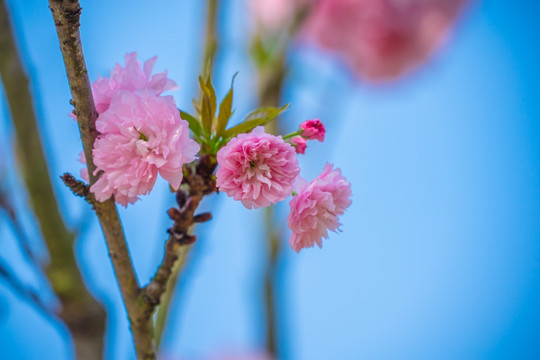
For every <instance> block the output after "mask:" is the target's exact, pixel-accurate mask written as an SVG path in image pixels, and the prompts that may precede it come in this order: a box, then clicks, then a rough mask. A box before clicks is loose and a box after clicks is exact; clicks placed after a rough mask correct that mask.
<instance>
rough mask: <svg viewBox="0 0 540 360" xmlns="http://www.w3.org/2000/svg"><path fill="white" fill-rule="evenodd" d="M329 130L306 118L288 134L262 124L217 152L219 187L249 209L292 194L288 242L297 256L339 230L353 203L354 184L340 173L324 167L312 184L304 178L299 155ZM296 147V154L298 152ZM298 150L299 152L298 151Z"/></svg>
mask: <svg viewBox="0 0 540 360" xmlns="http://www.w3.org/2000/svg"><path fill="white" fill-rule="evenodd" d="M324 135H325V129H324V126H323V124H322V123H321V122H320V121H319V120H318V119H316V120H307V121H305V122H303V123H302V124H301V125H300V128H299V130H298V131H297V132H295V133H293V134H289V135H287V136H285V138H290V139H291V143H292V144H293V145H294V147H293V146H291V145H289V144H288V143H287V142H286V141H285V140H284V139H283V137H281V136H274V135H271V134H267V133H266V132H265V131H264V128H263V127H262V126H259V127H256V128H255V129H254V130H253V131H251V132H250V133H249V134H240V135H238V136H237V137H235V138H234V139H232V140H231V141H229V143H228V144H227V145H225V146H224V147H223V148H221V150H219V151H218V153H217V160H218V164H219V168H218V171H217V173H216V177H217V185H218V186H219V189H220V191H223V192H225V193H226V194H227V195H228V196H230V197H232V198H233V199H235V200H239V201H241V202H242V203H243V204H244V206H246V207H247V208H248V209H251V208H258V207H264V206H269V205H270V204H276V203H277V202H279V201H282V200H285V199H286V198H288V197H290V196H291V194H292V195H293V197H292V200H291V201H290V202H289V207H290V213H289V216H288V218H287V223H288V225H289V228H290V229H291V231H292V235H291V237H290V240H289V243H290V245H291V247H292V248H293V249H294V250H295V251H296V252H299V251H300V250H301V249H303V248H307V247H312V246H314V245H315V244H317V245H318V246H319V247H322V241H321V239H322V238H323V237H324V238H327V237H328V230H331V231H336V230H337V229H338V227H339V225H340V223H339V216H341V215H342V214H343V213H344V212H345V210H346V209H347V207H349V205H350V204H351V200H350V198H351V196H352V194H351V186H350V184H349V183H348V182H347V180H346V179H345V177H343V176H342V175H341V171H340V170H339V169H333V166H332V165H330V164H326V166H325V167H324V170H323V172H322V173H321V174H320V175H319V176H318V177H316V178H315V179H314V180H312V181H311V182H310V183H309V184H308V183H307V182H306V180H304V179H303V178H302V177H301V176H300V175H299V173H300V168H299V165H298V160H297V159H296V153H301V154H303V153H304V152H305V141H306V139H308V140H312V139H317V140H319V141H323V140H324ZM295 148H296V150H295ZM299 149H300V150H299Z"/></svg>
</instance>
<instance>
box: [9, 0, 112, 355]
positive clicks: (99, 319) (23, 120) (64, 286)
mask: <svg viewBox="0 0 540 360" xmlns="http://www.w3.org/2000/svg"><path fill="white" fill-rule="evenodd" d="M0 75H1V77H2V82H3V85H4V89H5V93H6V97H7V100H8V104H9V110H10V113H11V118H12V123H13V127H14V130H15V136H16V147H17V150H18V151H17V154H18V155H19V156H18V162H17V165H18V168H19V171H20V174H21V177H22V179H23V180H24V182H25V185H26V189H27V190H28V200H29V203H30V206H31V208H32V210H33V212H34V214H35V216H36V219H37V221H38V223H39V227H40V230H41V233H42V235H43V239H44V240H45V242H46V244H47V248H48V250H49V254H50V262H49V264H48V265H47V266H46V267H45V272H46V275H47V277H48V278H49V281H50V283H51V286H52V288H53V290H54V292H55V293H56V294H57V296H58V297H59V299H60V301H61V303H62V308H61V312H60V314H59V315H60V317H61V318H62V320H63V321H64V322H65V323H66V325H67V326H68V327H69V329H70V331H71V333H72V335H73V338H74V340H75V347H76V351H77V358H79V359H95V358H96V357H98V356H101V353H102V348H103V333H104V330H105V311H104V309H103V308H102V307H101V305H100V304H99V303H98V302H97V301H96V300H95V299H94V298H93V297H92V296H91V295H90V293H89V292H88V290H87V289H86V288H85V286H84V282H83V281H82V276H81V274H80V271H79V269H78V266H77V262H76V259H75V255H74V253H73V248H72V247H73V242H74V240H75V235H74V234H73V233H72V232H71V231H70V230H69V229H68V228H67V227H66V225H65V223H64V221H63V219H62V216H61V214H60V210H59V206H58V204H57V202H56V198H55V194H54V189H53V186H52V182H51V178H50V174H49V170H48V168H47V161H46V158H45V156H44V150H43V145H42V141H41V138H40V136H39V134H40V131H39V127H38V122H37V119H36V115H35V110H34V107H33V101H32V96H31V92H30V82H29V79H28V77H27V76H26V74H25V71H24V68H23V65H22V61H21V59H20V58H19V54H18V51H17V46H16V41H15V35H14V32H13V31H12V28H11V26H10V22H9V14H8V9H7V5H6V1H5V0H4V1H0ZM12 222H13V224H14V226H15V227H17V226H18V225H19V224H18V222H17V221H12ZM16 231H17V232H19V233H20V235H19V236H18V240H19V242H20V243H21V246H22V247H23V248H24V250H25V253H26V254H27V255H28V257H29V258H31V257H32V252H31V251H29V249H27V244H26V243H25V241H24V237H23V236H21V235H24V234H23V232H22V229H16ZM81 309H84V311H81Z"/></svg>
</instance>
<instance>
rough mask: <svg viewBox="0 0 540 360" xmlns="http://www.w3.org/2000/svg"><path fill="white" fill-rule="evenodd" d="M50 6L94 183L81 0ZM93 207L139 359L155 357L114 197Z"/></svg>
mask: <svg viewBox="0 0 540 360" xmlns="http://www.w3.org/2000/svg"><path fill="white" fill-rule="evenodd" d="M49 8H50V9H51V12H52V15H53V19H54V23H55V25H56V31H57V34H58V39H59V41H60V49H61V51H62V56H63V58H64V64H65V68H66V74H67V77H68V81H69V85H70V88H71V95H72V101H73V105H74V107H75V114H76V115H77V120H78V121H77V122H78V125H79V131H80V135H81V140H82V143H83V148H84V154H85V158H86V163H87V166H88V174H89V176H90V185H92V184H94V182H95V181H96V180H97V176H96V174H95V173H94V171H95V169H96V167H95V165H94V161H93V159H92V149H93V146H94V141H95V139H96V137H97V134H98V133H97V130H96V125H95V123H96V119H97V116H98V114H97V111H96V109H95V105H94V100H93V97H92V90H91V87H90V81H89V79H88V71H87V69H86V62H85V60H84V55H83V51H82V45H81V39H80V33H79V26H80V23H79V19H80V14H81V7H80V5H79V2H78V1H77V0H49ZM93 206H94V210H95V212H96V214H97V216H98V219H99V222H100V225H101V229H102V230H103V234H104V236H105V240H106V242H107V246H108V249H109V256H110V258H111V261H112V263H113V267H114V271H115V274H116V278H117V281H118V285H119V287H120V291H121V294H122V298H123V300H124V304H125V306H126V310H127V313H128V317H129V320H130V325H131V331H132V333H133V340H134V343H135V350H136V352H137V358H138V359H155V350H154V342H153V325H152V322H151V321H150V320H149V319H147V318H146V316H143V313H144V312H145V310H146V309H145V308H144V306H143V305H144V303H142V302H141V301H140V298H139V294H140V291H141V290H140V288H139V284H138V282H137V277H136V275H135V271H134V269H133V264H132V263H131V257H130V255H129V251H128V248H127V244H126V240H125V238H124V231H123V228H122V225H121V223H120V218H119V216H118V212H117V210H116V205H115V203H114V200H113V199H109V200H107V201H105V202H94V203H93Z"/></svg>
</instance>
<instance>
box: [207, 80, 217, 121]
mask: <svg viewBox="0 0 540 360" xmlns="http://www.w3.org/2000/svg"><path fill="white" fill-rule="evenodd" d="M206 88H207V89H208V92H209V93H210V113H211V114H212V116H215V114H216V109H217V107H216V104H217V98H216V90H215V89H214V86H213V85H212V81H211V80H210V76H208V78H207V79H206Z"/></svg>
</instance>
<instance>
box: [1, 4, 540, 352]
mask: <svg viewBox="0 0 540 360" xmlns="http://www.w3.org/2000/svg"><path fill="white" fill-rule="evenodd" d="M3 3H4V4H5V5H7V6H6V7H5V8H2V15H3V17H2V19H0V29H1V32H0V65H1V67H0V74H1V75H2V88H1V89H0V99H1V100H0V205H1V210H0V249H1V251H0V339H1V340H0V351H1V354H2V356H1V357H2V358H6V359H37V358H39V359H71V358H74V356H75V349H74V346H73V339H74V338H75V339H77V338H79V339H80V341H81V342H79V344H84V343H85V342H86V341H88V342H89V344H90V345H88V347H87V348H84V345H82V346H83V348H82V349H83V350H81V348H80V347H79V349H78V351H79V352H78V355H79V358H82V356H83V355H84V354H86V355H87V356H88V358H96V356H97V355H96V353H97V354H99V353H100V352H101V348H100V347H96V346H95V339H93V335H91V334H95V333H97V334H100V332H101V331H102V328H100V324H103V316H104V315H103V310H102V308H101V307H100V306H99V305H98V304H101V305H102V307H103V308H104V309H106V311H107V314H108V316H107V318H106V325H107V330H106V333H105V337H104V339H105V342H104V346H103V352H104V356H105V358H107V359H130V358H133V357H134V352H133V349H132V342H131V338H130V335H129V332H128V326H127V319H126V317H125V312H124V309H123V304H122V302H121V298H120V296H119V295H120V294H119V291H118V288H117V284H116V281H115V279H114V277H113V273H112V268H111V265H110V261H109V259H108V258H107V255H106V254H107V253H106V248H105V244H104V242H103V238H102V234H101V231H100V229H99V226H98V224H97V221H96V219H95V217H94V215H93V214H92V212H91V210H90V209H89V208H88V206H87V205H86V204H85V203H83V202H82V201H80V199H77V198H74V197H73V196H72V194H71V193H70V192H69V190H68V189H67V188H65V187H64V186H63V185H62V184H61V182H60V180H59V175H61V174H63V173H64V172H66V171H69V172H71V173H72V174H79V172H80V169H81V167H82V165H81V164H80V163H79V162H78V161H77V159H78V154H79V152H80V151H81V145H80V140H79V135H78V130H77V127H76V124H75V123H74V122H73V121H72V120H71V119H70V118H69V117H68V114H69V113H70V112H71V110H72V108H71V105H70V104H69V99H70V97H71V96H70V93H69V86H68V84H67V80H66V76H65V70H64V68H63V62H62V59H61V54H60V51H59V46H58V40H57V38H56V33H55V29H54V23H53V21H52V17H51V14H50V11H49V9H48V8H47V4H46V3H45V2H43V1H37V0H27V1H16V0H7V1H4V2H3ZM270 3H273V4H274V5H275V6H276V8H271V7H268V6H269V5H268V4H270ZM397 3H402V4H407V3H416V4H417V6H411V7H401V8H399V7H398V9H400V10H392V9H393V8H392V7H391V4H397ZM261 4H263V5H264V4H266V5H265V6H267V7H264V6H262V8H261V7H260V6H261ZM208 6H210V7H208ZM280 6H281V7H280ZM82 7H83V13H82V17H81V37H82V42H83V47H84V50H85V55H86V60H87V65H88V68H89V72H90V79H91V80H95V79H96V78H97V76H98V75H100V76H106V75H108V72H109V69H110V68H112V66H113V65H114V64H115V63H117V62H118V63H123V58H124V54H125V53H127V52H131V51H137V52H138V54H139V59H140V60H146V59H148V58H150V57H151V56H154V55H158V57H159V58H158V62H157V66H156V68H157V69H158V70H163V69H167V70H168V72H169V77H170V78H172V79H174V80H175V81H176V82H177V83H178V84H179V86H180V89H179V90H178V91H175V92H172V93H171V94H172V95H174V97H175V99H176V101H177V105H178V106H179V107H180V108H182V109H187V110H190V111H192V105H191V100H192V98H194V97H197V96H198V80H197V77H198V74H199V73H200V72H201V70H203V71H206V69H205V66H204V64H208V59H209V58H212V59H213V60H212V63H213V66H212V67H211V68H212V72H213V79H214V86H215V88H216V92H217V97H218V99H221V98H223V96H225V94H226V93H227V91H228V90H229V87H230V80H231V78H232V76H233V75H234V74H235V73H236V72H238V75H237V77H236V80H235V105H234V107H235V109H236V112H235V117H233V119H232V120H231V121H232V122H233V123H234V122H235V121H239V119H241V118H243V116H245V115H246V114H247V113H248V112H249V111H250V110H251V109H253V108H255V107H256V106H257V105H258V104H261V105H276V106H277V105H282V104H285V103H289V102H290V103H291V107H290V109H288V110H287V111H286V112H285V113H284V114H283V116H282V117H281V120H280V124H279V127H281V129H283V130H287V131H290V130H294V129H295V128H296V127H297V126H298V124H299V123H300V122H301V121H302V120H305V119H308V118H316V117H317V118H321V120H322V121H323V122H324V123H325V125H326V127H327V140H326V141H325V143H323V144H320V143H309V147H308V151H307V154H306V155H305V156H303V157H301V159H300V161H301V166H302V176H304V177H305V178H307V179H311V178H313V177H315V176H316V174H318V173H319V172H320V171H321V169H322V167H323V166H324V162H325V161H329V162H332V163H335V164H336V165H338V166H339V167H341V168H342V170H343V173H344V175H345V176H347V178H348V179H349V181H350V182H351V183H352V186H353V205H352V207H351V208H350V209H349V210H348V212H347V213H346V214H345V216H344V217H343V218H342V223H343V226H342V230H343V232H342V233H340V234H331V236H330V239H329V240H328V241H326V242H325V243H324V248H323V249H322V250H319V249H309V250H304V251H302V252H301V253H300V254H296V253H294V252H293V251H292V250H290V248H289V247H288V246H287V244H286V241H287V238H288V233H287V229H286V227H285V226H284V225H285V217H286V210H287V209H286V206H285V207H277V209H276V210H275V211H274V212H273V213H272V214H271V217H270V218H271V221H270V222H269V221H268V220H265V219H268V214H266V215H265V212H264V211H263V210H257V211H249V210H246V209H245V208H244V207H243V206H242V205H241V204H239V203H235V202H233V201H229V199H227V198H225V196H223V195H219V196H215V197H214V198H211V199H209V201H207V202H206V203H204V204H203V207H204V208H205V209H212V211H213V212H214V220H213V221H212V222H211V223H208V224H204V225H202V226H200V227H198V228H197V232H198V240H197V243H196V245H195V246H194V247H193V248H192V250H191V251H190V252H189V254H188V256H187V259H186V263H185V267H184V271H183V272H182V273H181V274H180V275H179V278H178V283H177V286H176V288H175V291H174V294H172V297H171V299H170V306H169V310H168V320H167V321H166V323H165V327H164V333H163V340H162V343H161V350H162V352H161V353H162V357H163V358H164V359H207V358H209V357H212V356H215V357H217V358H220V357H221V358H223V357H224V356H225V355H226V356H230V357H231V358H239V357H238V356H237V354H238V355H242V356H246V357H248V356H251V355H253V357H254V356H255V354H263V353H265V352H266V351H269V352H271V353H274V356H275V357H276V358H279V359H309V360H313V359H333V358H337V359H357V358H365V359H478V358H486V359H509V358H519V359H536V358H538V357H539V356H540V345H539V342H538V341H537V334H538V333H540V311H539V310H538V306H537V304H538V302H539V300H540V299H539V297H540V292H539V291H538V289H539V287H538V285H539V281H540V268H539V267H538V264H539V263H540V245H539V244H540V243H539V240H540V233H539V230H538V229H539V225H540V224H539V220H540V201H539V199H540V197H539V196H538V195H539V194H538V191H539V189H540V168H539V167H538V165H537V164H538V160H539V156H540V142H539V141H538V135H537V134H538V133H539V131H538V130H539V129H538V127H539V122H538V118H539V115H540V104H539V103H538V101H537V98H538V89H537V87H538V83H539V80H540V78H539V76H540V71H539V70H538V63H539V60H540V59H539V52H538V51H537V50H536V49H535V48H534V43H535V41H536V39H535V38H536V35H538V33H539V30H540V25H539V24H538V22H537V20H536V14H537V13H538V10H539V5H538V4H537V3H536V2H533V1H523V2H519V3H508V2H504V1H499V0H493V1H478V2H473V3H469V4H464V3H463V2H462V1H447V0H444V1H443V0H436V1H435V0H434V1H432V2H430V1H423V0H417V1H416V2H415V1H412V0H411V1H410V2H392V1H390V0H389V1H380V2H376V1H368V0H362V1H361V0H357V1H353V0H350V1H345V0H342V1H338V0H333V1H331V0H321V1H319V2H316V3H315V2H312V1H309V0H304V1H300V0H298V1H297V2H296V1H295V2H283V1H282V2H279V1H274V2H261V3H257V2H254V1H247V0H231V1H221V2H217V1H215V0H210V1H209V2H204V1H160V2H152V3H150V2H142V1H140V2H137V1H136V2H128V1H115V2H106V1H92V2H83V3H82ZM276 9H277V10H279V11H277V10H276ZM280 9H281V10H280ZM426 9H431V10H430V11H427V10H426ZM433 9H435V10H433ZM209 10H210V11H209ZM291 14H292V15H291ZM384 14H386V15H387V16H383V15H384ZM8 15H9V19H10V20H9V21H10V22H9V23H8V22H7V20H6V19H7V18H8ZM270 15H272V16H270ZM211 18H213V19H215V22H212V21H211V22H210V24H213V25H212V26H214V27H213V28H212V27H211V26H210V27H209V26H208V24H209V22H208V19H211ZM425 19H428V20H425ZM9 28H12V29H13V36H10V32H9V31H8V29H9ZM207 29H210V30H211V31H210V32H208V31H207ZM208 34H214V35H215V38H212V37H211V38H210V39H209V38H208V36H207V35H208ZM10 38H11V39H13V41H12V43H13V44H14V46H16V49H17V51H14V49H15V48H14V47H13V45H10ZM443 40H444V41H443ZM205 44H206V46H205ZM441 45H442V46H441ZM13 56H18V58H19V59H20V66H18V65H17V63H16V62H13V58H14V57H13ZM26 78H28V80H26ZM26 81H29V83H27V82H26ZM28 84H29V86H28ZM28 89H29V92H28ZM10 94H15V95H14V96H11V97H10ZM10 98H11V99H15V101H16V103H13V102H12V101H11V100H10ZM32 106H33V108H32ZM19 117H20V118H24V119H30V118H33V119H35V123H34V124H33V125H32V124H31V123H28V124H27V125H25V126H24V127H23V128H22V130H21V125H22V124H23V123H21V122H19V120H16V119H18V118H19ZM24 124H26V123H24ZM15 125H17V126H15ZM275 130H276V129H275ZM39 142H41V146H42V148H43V151H41V152H40V151H39V148H40V146H39ZM36 149H37V150H36ZM36 153H41V155H42V158H39V157H37V158H36V157H33V156H34V155H32V154H36ZM47 170H48V173H49V174H50V179H51V182H50V184H47V181H46V179H47ZM51 195H54V198H53V197H51ZM47 196H48V197H47ZM42 197H45V199H43V198H42ZM173 202H174V199H173V197H172V196H171V194H170V193H169V191H168V188H167V184H166V183H164V182H163V181H162V182H158V183H157V184H156V188H155V189H154V191H153V193H152V194H151V195H150V196H146V197H144V198H143V200H142V201H140V202H137V203H136V204H135V205H133V206H130V207H129V208H128V209H123V208H121V209H119V211H120V213H121V216H122V218H123V221H124V226H125V230H126V235H127V238H128V242H129V247H130V251H131V254H132V258H133V262H134V265H135V268H136V271H137V274H138V277H139V281H140V282H141V283H146V282H147V281H148V279H149V278H150V276H151V275H152V274H153V273H154V271H155V268H156V266H157V264H158V263H159V261H160V260H161V257H162V252H163V243H164V241H165V240H166V234H165V230H166V228H167V227H169V226H170V220H169V219H168V217H167V216H166V209H167V208H168V207H170V206H171V205H172V204H173ZM36 204H38V205H36ZM39 204H41V205H39ZM40 206H45V208H40ZM265 224H266V225H265ZM261 229H266V231H262V230H261ZM269 230H271V232H269ZM268 234H270V235H268ZM268 237H270V239H273V240H271V242H268V239H267V238H268ZM72 242H74V249H75V256H72V252H71V251H67V252H66V251H65V249H66V248H70V247H71V243H72ZM62 244H63V245H62ZM65 244H68V245H69V246H67V245H65ZM268 244H271V246H268ZM56 248H58V251H56V250H55V249H56ZM47 249H48V250H47ZM49 254H50V255H49ZM77 269H80V274H81V275H79V271H78V270H77ZM81 278H82V279H83V281H84V285H85V286H81V285H82V284H83V283H82V282H81ZM265 279H266V280H265ZM265 281H267V282H268V281H269V285H270V289H271V290H270V292H268V290H265V289H268V287H267V286H265ZM267 284H268V283H267ZM86 288H88V292H87V291H86V290H85V289H86ZM55 294H56V295H55ZM73 294H76V296H73ZM90 295H91V296H90ZM269 296H270V298H271V299H272V301H271V304H270V306H271V307H272V311H273V312H274V316H270V317H268V306H269V302H268V297H269ZM94 298H95V299H97V302H95V301H94V300H92V299H94ZM60 303H62V304H64V306H63V307H60ZM66 303H69V304H73V307H72V308H70V307H66V306H65V304H66ZM81 309H84V311H81ZM58 315H59V316H58ZM272 319H274V328H273V330H272V334H273V335H274V337H275V338H274V339H269V336H268V332H269V330H268V329H269V327H268V324H269V320H272ZM66 324H67V325H68V326H66ZM92 324H94V325H92ZM77 328H78V329H83V330H84V331H83V332H82V333H81V334H76V333H74V329H77ZM70 329H71V331H70ZM70 333H71V335H70ZM89 334H90V335H89ZM99 338H101V337H99ZM269 343H273V344H274V345H273V346H270V345H269ZM267 348H268V350H266V349H267ZM260 356H262V355H260Z"/></svg>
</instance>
